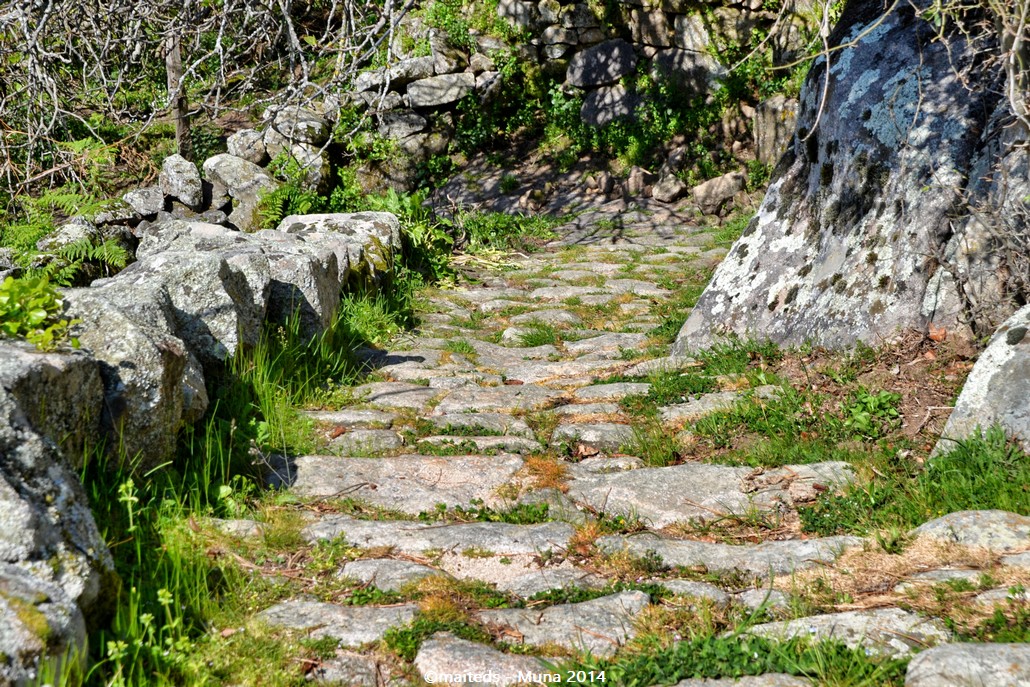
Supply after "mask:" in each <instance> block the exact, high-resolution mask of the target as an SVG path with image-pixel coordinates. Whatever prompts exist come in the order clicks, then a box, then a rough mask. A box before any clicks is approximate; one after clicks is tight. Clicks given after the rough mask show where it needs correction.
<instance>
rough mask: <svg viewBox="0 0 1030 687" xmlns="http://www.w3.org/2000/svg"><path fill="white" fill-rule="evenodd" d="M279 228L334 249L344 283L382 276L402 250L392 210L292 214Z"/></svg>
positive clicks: (396, 220) (387, 271) (390, 268)
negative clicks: (390, 211) (389, 211)
mask: <svg viewBox="0 0 1030 687" xmlns="http://www.w3.org/2000/svg"><path fill="white" fill-rule="evenodd" d="M277 231H280V232H285V233H287V234H291V235H293V236H297V237H298V238H301V239H303V240H304V241H306V242H308V243H309V244H312V245H318V246H322V247H324V248H328V249H329V250H331V251H333V253H334V254H335V255H336V260H337V265H338V266H339V275H340V284H341V286H342V285H345V284H346V283H347V282H348V281H351V280H353V279H360V280H369V279H371V280H373V281H374V280H377V279H381V278H382V277H383V276H384V275H386V274H388V273H390V272H391V271H392V269H393V260H394V255H395V254H397V253H399V252H400V250H401V228H400V221H399V220H398V219H397V217H396V216H395V215H392V214H390V213H388V212H357V213H337V214H327V215H290V216H289V217H285V218H283V220H282V221H281V222H280V223H279V226H278V227H277Z"/></svg>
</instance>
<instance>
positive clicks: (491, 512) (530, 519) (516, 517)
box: [418, 503, 551, 525]
mask: <svg viewBox="0 0 1030 687" xmlns="http://www.w3.org/2000/svg"><path fill="white" fill-rule="evenodd" d="M549 510H550V507H549V506H548V505H547V504H546V503H518V504H515V505H513V506H512V507H511V508H507V509H505V510H495V509H493V508H490V507H489V506H484V505H482V503H478V504H477V503H473V504H472V508H464V507H462V506H455V507H454V508H448V507H447V506H446V505H444V504H442V503H438V504H436V509H435V510H434V511H433V512H431V513H426V512H422V513H419V515H418V519H419V520H422V521H423V522H433V521H443V522H506V523H509V524H512V525H537V524H539V523H543V522H550V521H551V518H550V515H549V513H548V511H549Z"/></svg>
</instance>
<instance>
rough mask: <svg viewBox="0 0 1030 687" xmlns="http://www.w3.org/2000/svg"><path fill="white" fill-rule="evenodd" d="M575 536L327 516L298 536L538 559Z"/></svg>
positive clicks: (556, 525)
mask: <svg viewBox="0 0 1030 687" xmlns="http://www.w3.org/2000/svg"><path fill="white" fill-rule="evenodd" d="M574 532H575V530H574V529H573V527H572V525H569V524H568V523H564V522H545V523H541V524H538V525H512V524H509V523H504V522H467V523H460V524H457V525H432V524H427V523H422V522H410V521H395V522H390V521H385V520H357V519H355V518H351V517H348V516H345V515H335V516H326V517H324V518H322V519H321V520H319V521H318V522H314V523H312V524H310V525H308V526H307V527H305V528H304V530H303V531H302V536H303V537H304V539H305V540H306V541H308V542H309V543H314V542H316V541H325V540H332V539H336V538H338V537H342V538H343V539H344V540H346V541H347V542H349V543H350V544H353V545H354V546H359V547H361V548H377V547H381V546H385V547H392V548H393V549H394V550H395V551H397V552H398V553H406V554H421V553H424V552H426V551H431V550H436V551H464V550H466V549H484V550H489V551H492V552H493V553H494V554H496V555H498V556H514V555H518V554H539V553H543V552H545V551H551V550H556V549H561V550H564V549H565V547H566V545H567V544H568V541H569V538H570V537H571V536H572V535H573V534H574Z"/></svg>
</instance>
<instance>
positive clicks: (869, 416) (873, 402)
mask: <svg viewBox="0 0 1030 687" xmlns="http://www.w3.org/2000/svg"><path fill="white" fill-rule="evenodd" d="M899 401H901V395H900V394H895V393H891V392H889V391H880V392H877V393H875V394H874V393H872V392H870V391H868V390H867V389H860V390H859V391H858V392H856V393H855V395H854V396H853V397H852V399H851V402H850V403H848V404H847V405H845V406H844V409H843V410H844V416H845V420H844V426H845V427H847V428H848V429H850V430H851V431H853V432H854V433H856V434H860V435H862V436H865V437H870V438H876V437H878V436H881V435H882V434H883V433H884V432H886V431H887V430H889V429H892V428H893V427H895V426H896V425H897V424H899V423H900V417H901V415H900V413H899V412H898V402H899Z"/></svg>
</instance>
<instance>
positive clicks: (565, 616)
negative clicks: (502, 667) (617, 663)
mask: <svg viewBox="0 0 1030 687" xmlns="http://www.w3.org/2000/svg"><path fill="white" fill-rule="evenodd" d="M649 604H650V597H648V595H647V594H645V593H644V592H640V591H627V592H619V593H618V594H611V595H609V596H603V597H601V598H599V599H593V600H591V601H584V602H582V603H574V604H561V605H558V606H551V607H550V608H545V609H543V610H539V609H533V608H528V609H523V608H501V609H496V610H488V611H480V612H479V613H478V614H477V616H476V617H477V618H478V619H479V620H480V622H483V623H487V624H490V625H496V626H500V627H501V628H507V629H509V630H510V631H511V633H512V634H511V637H512V639H513V640H514V642H515V643H519V644H529V645H531V646H546V645H549V644H556V645H558V646H561V647H564V648H566V649H572V650H574V651H589V652H590V653H592V654H593V655H595V656H610V655H612V654H614V653H615V652H616V650H617V649H618V648H619V647H621V646H622V645H624V644H625V643H626V642H627V641H628V640H630V639H632V638H633V637H634V636H635V634H636V630H635V628H634V624H633V620H634V619H635V618H636V617H637V616H638V615H640V613H642V612H643V610H644V609H645V608H646V607H647V606H648V605H649Z"/></svg>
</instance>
